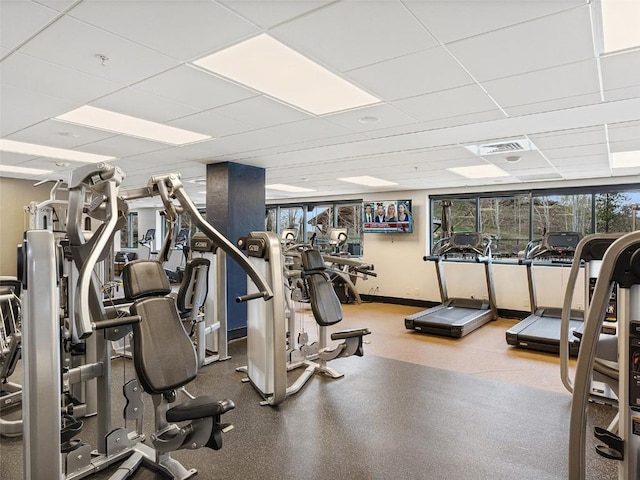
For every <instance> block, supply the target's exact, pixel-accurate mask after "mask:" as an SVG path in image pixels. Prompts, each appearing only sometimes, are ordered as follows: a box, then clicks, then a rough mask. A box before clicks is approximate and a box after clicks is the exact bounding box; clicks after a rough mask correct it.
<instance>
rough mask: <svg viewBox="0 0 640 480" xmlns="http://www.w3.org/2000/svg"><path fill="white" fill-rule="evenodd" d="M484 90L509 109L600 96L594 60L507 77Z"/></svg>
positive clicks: (485, 86) (486, 86) (489, 82)
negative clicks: (579, 97)
mask: <svg viewBox="0 0 640 480" xmlns="http://www.w3.org/2000/svg"><path fill="white" fill-rule="evenodd" d="M482 86H483V87H484V88H485V89H486V90H487V92H489V94H490V95H491V96H492V97H493V98H494V99H495V100H496V101H497V102H498V103H499V104H500V105H501V106H502V107H503V108H505V109H506V108H509V107H514V106H518V105H527V104H531V103H540V102H547V101H550V100H557V99H563V98H567V97H575V96H579V95H585V94H592V93H596V94H597V93H599V92H600V84H599V81H598V68H597V64H596V61H595V60H593V59H592V60H586V61H583V62H577V63H571V64H568V65H560V66H557V67H552V68H546V69H544V70H537V71H535V72H527V73H522V74H519V75H513V76H511V77H503V78H499V79H497V80H491V81H487V82H483V84H482Z"/></svg>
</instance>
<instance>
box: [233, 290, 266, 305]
mask: <svg viewBox="0 0 640 480" xmlns="http://www.w3.org/2000/svg"><path fill="white" fill-rule="evenodd" d="M266 293H267V292H256V293H247V294H246V295H240V296H238V297H236V303H242V302H248V301H249V300H255V299H256V298H265V299H266Z"/></svg>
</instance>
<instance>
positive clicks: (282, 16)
mask: <svg viewBox="0 0 640 480" xmlns="http://www.w3.org/2000/svg"><path fill="white" fill-rule="evenodd" d="M220 3H221V4H223V5H225V6H226V7H228V8H230V9H231V10H234V11H236V12H237V13H238V14H240V15H241V16H242V17H244V18H246V19H247V20H249V21H250V22H253V23H255V24H256V25H258V26H260V27H262V28H265V29H266V28H271V27H273V26H275V25H278V24H280V23H284V22H286V21H289V20H292V19H295V18H296V17H300V16H302V15H304V14H306V13H308V12H311V11H313V10H316V9H318V8H321V7H323V6H324V5H328V4H329V3H331V0H323V1H316V0H305V1H304V2H291V1H290V0H280V1H278V0H269V1H264V0H244V1H242V2H238V1H220Z"/></svg>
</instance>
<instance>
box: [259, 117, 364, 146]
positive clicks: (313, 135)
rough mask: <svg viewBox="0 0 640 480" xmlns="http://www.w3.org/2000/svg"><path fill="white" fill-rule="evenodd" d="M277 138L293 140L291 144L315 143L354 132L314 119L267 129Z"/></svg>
mask: <svg viewBox="0 0 640 480" xmlns="http://www.w3.org/2000/svg"><path fill="white" fill-rule="evenodd" d="M264 131H267V132H269V133H271V134H273V135H274V136H276V137H282V138H293V139H294V141H293V142H291V143H294V144H295V143H302V142H305V143H306V142H313V141H314V140H322V139H325V138H332V137H337V136H342V135H349V134H350V133H353V131H352V130H350V129H347V128H345V127H343V126H340V125H335V124H333V123H331V122H327V121H325V120H324V119H323V118H312V119H308V120H301V121H299V122H293V123H287V124H286V125H277V126H274V127H269V128H265V129H264Z"/></svg>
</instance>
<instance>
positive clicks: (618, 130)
mask: <svg viewBox="0 0 640 480" xmlns="http://www.w3.org/2000/svg"><path fill="white" fill-rule="evenodd" d="M608 129H609V141H610V142H624V141H627V140H636V139H638V138H640V122H625V123H612V124H609V125H608Z"/></svg>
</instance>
